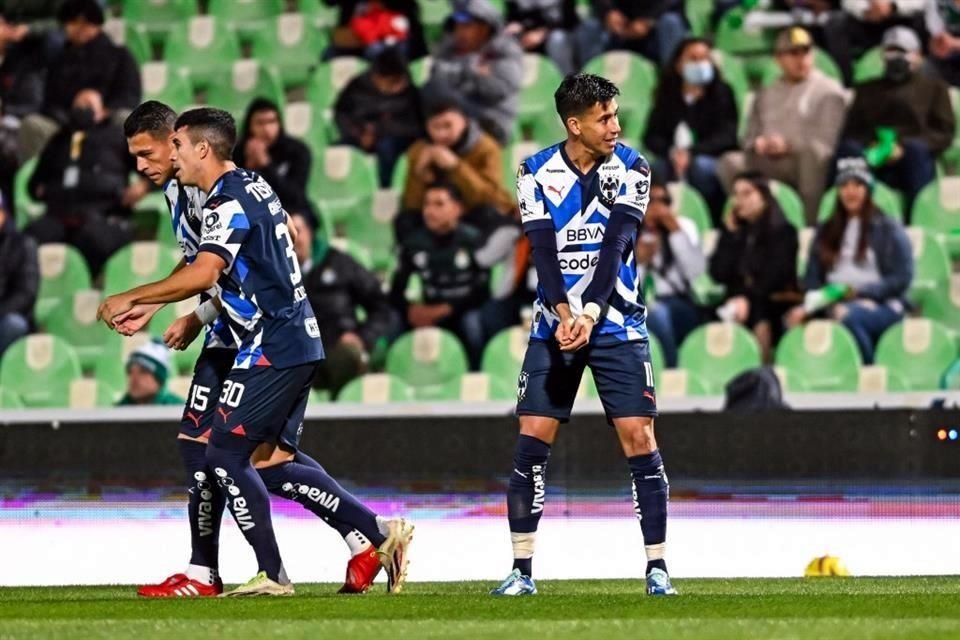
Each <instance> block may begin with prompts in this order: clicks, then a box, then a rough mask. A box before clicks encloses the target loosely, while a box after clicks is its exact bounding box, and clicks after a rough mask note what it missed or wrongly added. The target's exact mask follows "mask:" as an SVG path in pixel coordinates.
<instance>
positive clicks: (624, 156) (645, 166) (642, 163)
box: [611, 142, 650, 176]
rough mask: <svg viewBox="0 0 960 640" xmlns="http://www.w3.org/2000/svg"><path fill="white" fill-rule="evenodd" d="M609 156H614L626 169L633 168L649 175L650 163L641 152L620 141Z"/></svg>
mask: <svg viewBox="0 0 960 640" xmlns="http://www.w3.org/2000/svg"><path fill="white" fill-rule="evenodd" d="M611 158H616V159H617V160H618V161H619V162H620V163H621V164H623V166H624V168H626V169H627V170H630V169H633V170H634V171H639V172H640V173H642V174H644V175H646V176H649V175H650V163H649V162H647V159H646V158H645V157H644V156H643V154H642V153H640V152H639V151H637V150H636V149H634V148H633V147H628V146H627V145H625V144H623V143H622V142H618V143H617V146H616V147H615V148H614V150H613V154H611Z"/></svg>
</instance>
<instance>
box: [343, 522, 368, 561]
mask: <svg viewBox="0 0 960 640" xmlns="http://www.w3.org/2000/svg"><path fill="white" fill-rule="evenodd" d="M343 541H344V542H346V543H347V548H348V549H350V557H351V558H352V557H353V556H355V555H357V554H358V553H361V552H363V551H365V550H366V549H369V548H370V545H371V543H370V540H369V539H368V538H367V536H365V535H363V534H362V533H360V532H359V531H357V530H356V529H354V530H353V531H351V532H350V533H348V534H347V535H345V536H344V537H343Z"/></svg>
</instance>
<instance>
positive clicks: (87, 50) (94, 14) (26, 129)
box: [20, 0, 142, 158]
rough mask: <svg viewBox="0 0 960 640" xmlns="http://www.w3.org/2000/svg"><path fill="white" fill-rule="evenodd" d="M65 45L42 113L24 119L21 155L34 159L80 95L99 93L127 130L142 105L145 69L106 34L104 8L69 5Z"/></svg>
mask: <svg viewBox="0 0 960 640" xmlns="http://www.w3.org/2000/svg"><path fill="white" fill-rule="evenodd" d="M57 20H58V21H59V22H60V24H61V25H63V32H64V36H65V38H66V43H65V45H64V47H63V50H62V51H61V52H60V54H59V55H58V56H57V57H56V58H55V59H54V60H53V61H52V62H51V64H50V68H49V71H48V73H47V79H46V84H45V86H44V97H43V111H42V113H41V114H35V115H32V116H30V117H28V118H25V119H24V122H23V126H22V127H21V135H20V150H21V155H22V157H24V158H29V157H32V156H33V155H35V154H36V153H37V152H38V151H39V150H40V149H42V148H43V145H44V143H45V142H46V141H47V140H49V139H50V137H51V136H52V135H53V134H54V132H56V131H57V129H59V128H60V127H61V126H62V125H64V124H66V123H67V120H68V118H69V116H70V109H71V108H72V106H73V100H74V98H75V97H76V95H77V94H78V93H79V92H80V91H82V90H84V89H94V90H96V91H97V92H98V93H100V95H101V96H102V97H103V105H104V107H105V108H106V110H107V112H108V113H109V114H110V116H111V118H112V119H113V120H114V121H115V122H116V123H117V124H120V125H122V123H123V121H124V119H126V117H127V115H129V113H130V111H131V110H132V109H133V108H134V107H136V106H137V105H138V104H139V103H140V98H141V94H142V90H141V86H140V70H139V69H138V67H137V63H136V62H135V61H134V59H133V56H131V55H130V51H128V50H127V48H126V47H122V46H118V45H116V44H114V43H113V41H112V40H110V38H109V37H108V36H107V34H105V33H104V32H103V22H104V15H103V9H101V8H100V5H99V4H98V3H97V1H96V0H66V2H64V3H63V4H62V5H61V6H60V11H59V12H58V13H57Z"/></svg>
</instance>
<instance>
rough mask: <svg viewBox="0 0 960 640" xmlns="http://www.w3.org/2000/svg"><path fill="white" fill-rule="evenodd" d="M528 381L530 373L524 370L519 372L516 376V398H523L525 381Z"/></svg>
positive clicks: (525, 393) (525, 389)
mask: <svg viewBox="0 0 960 640" xmlns="http://www.w3.org/2000/svg"><path fill="white" fill-rule="evenodd" d="M529 381H530V375H529V374H528V373H527V372H526V371H521V372H520V377H519V378H517V400H523V398H524V396H526V395H527V382H529Z"/></svg>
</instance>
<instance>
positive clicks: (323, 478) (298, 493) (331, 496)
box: [260, 462, 386, 547]
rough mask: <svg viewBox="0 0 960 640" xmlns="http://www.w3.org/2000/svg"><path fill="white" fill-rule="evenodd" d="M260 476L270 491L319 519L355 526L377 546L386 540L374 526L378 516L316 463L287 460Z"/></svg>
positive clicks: (262, 472) (262, 471)
mask: <svg viewBox="0 0 960 640" xmlns="http://www.w3.org/2000/svg"><path fill="white" fill-rule="evenodd" d="M260 475H261V477H263V481H264V482H265V483H266V485H267V486H268V487H270V490H271V491H272V492H273V493H275V494H277V495H279V496H283V497H285V498H287V499H289V500H293V501H294V502H297V503H299V504H301V505H303V506H304V507H305V508H307V509H308V510H310V511H311V512H312V513H314V514H315V515H317V516H319V517H320V518H324V519H326V518H329V519H330V520H336V521H338V522H339V523H341V524H342V525H343V526H345V527H349V528H350V529H356V530H357V531H359V532H360V533H362V534H363V535H364V536H366V537H367V539H369V540H370V542H371V543H373V545H374V546H376V547H379V546H380V545H382V544H383V543H384V541H385V540H386V537H384V535H383V534H382V533H380V528H379V527H378V526H377V515H376V514H375V513H374V512H372V511H370V509H368V508H367V507H365V506H364V505H363V503H361V502H360V501H359V500H357V498H356V497H355V496H354V495H353V494H351V493H350V492H349V491H347V490H346V489H344V488H343V487H341V486H340V484H339V483H338V482H337V481H336V480H334V479H333V478H332V477H331V476H330V474H328V473H327V472H326V471H325V470H324V469H323V467H321V466H320V465H319V464H317V466H315V467H314V466H308V465H305V464H301V463H298V462H286V463H284V464H278V465H276V466H273V467H268V468H266V469H260Z"/></svg>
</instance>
